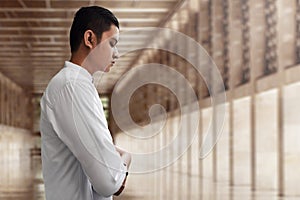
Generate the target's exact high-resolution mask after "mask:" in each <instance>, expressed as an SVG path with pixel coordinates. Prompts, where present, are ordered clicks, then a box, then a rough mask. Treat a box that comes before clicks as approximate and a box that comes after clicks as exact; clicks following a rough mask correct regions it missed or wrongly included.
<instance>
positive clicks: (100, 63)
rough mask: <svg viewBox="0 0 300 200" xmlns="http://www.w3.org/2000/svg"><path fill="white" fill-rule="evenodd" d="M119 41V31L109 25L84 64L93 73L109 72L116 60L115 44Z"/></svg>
mask: <svg viewBox="0 0 300 200" xmlns="http://www.w3.org/2000/svg"><path fill="white" fill-rule="evenodd" d="M118 41H119V29H118V28H117V27H116V26H115V25H111V27H110V29H109V30H108V31H105V32H103V33H102V37H101V41H100V42H99V43H98V45H97V46H96V47H95V48H94V49H92V51H91V52H90V53H89V55H88V56H87V57H86V59H85V60H84V63H86V64H88V65H90V67H91V68H92V69H93V71H94V72H97V71H102V72H109V71H110V68H111V67H112V66H113V65H114V63H115V61H116V59H117V58H118V50H117V47H116V44H117V43H118Z"/></svg>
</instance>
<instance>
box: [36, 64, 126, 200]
mask: <svg viewBox="0 0 300 200" xmlns="http://www.w3.org/2000/svg"><path fill="white" fill-rule="evenodd" d="M92 80H93V79H92V76H91V75H90V74H89V72H88V71H87V70H86V69H84V68H82V67H80V66H78V65H75V64H73V63H71V62H68V61H66V62H65V67H64V68H63V69H62V70H60V72H59V73H58V74H56V75H55V76H54V77H53V79H52V80H51V81H50V83H49V85H48V87H47V89H46V90H45V92H44V95H43V97H42V99H41V122H40V128H41V135H42V169H43V177H44V182H45V193H46V199H47V200H110V199H112V195H113V194H114V193H115V192H117V191H118V190H119V188H120V187H121V185H122V183H123V181H124V179H125V174H126V170H127V169H126V167H125V166H124V165H123V162H122V160H121V157H120V155H119V153H118V152H117V151H116V149H115V147H114V145H113V142H112V137H111V135H110V132H109V130H108V127H107V121H106V119H105V115H104V112H103V107H102V103H101V100H100V98H99V96H98V93H97V90H96V88H95V86H94V85H93V83H92Z"/></svg>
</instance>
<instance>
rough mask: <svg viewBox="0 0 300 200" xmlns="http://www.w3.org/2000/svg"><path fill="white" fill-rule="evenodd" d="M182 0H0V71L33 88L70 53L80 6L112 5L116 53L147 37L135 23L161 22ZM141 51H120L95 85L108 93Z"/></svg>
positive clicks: (38, 91)
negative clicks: (117, 23)
mask: <svg viewBox="0 0 300 200" xmlns="http://www.w3.org/2000/svg"><path fill="white" fill-rule="evenodd" d="M183 2H184V0H148V1H147V0H107V1H103V0H72V1H61V0H0V72H2V73H3V74H5V75H6V76H7V77H9V78H10V79H12V80H13V81H14V82H16V83H17V84H19V85H20V86H21V87H23V88H24V89H26V90H27V91H28V92H31V93H33V94H41V93H42V92H43V91H44V89H45V88H46V86H47V84H48V82H49V80H50V79H51V78H52V77H53V75H54V74H55V73H57V72H58V70H60V69H61V68H62V66H63V64H64V61H65V60H68V59H69V58H70V48H69V29H70V26H71V23H72V20H73V16H74V14H75V12H76V11H77V10H78V9H79V8H80V7H82V6H89V5H99V6H103V7H106V8H108V9H110V10H111V11H112V12H113V13H114V14H115V15H116V16H117V18H118V19H119V21H120V30H121V39H120V42H119V43H118V45H117V47H118V50H119V53H120V55H122V54H124V52H127V50H128V49H134V48H139V47H141V46H144V44H145V43H146V42H149V41H150V40H151V38H150V37H151V36H150V35H145V34H144V35H142V34H139V32H138V31H135V29H136V28H143V27H162V26H164V24H165V23H166V22H167V21H168V20H169V19H170V17H171V16H172V14H173V13H174V11H175V10H176V9H177V8H178V7H179V6H180V5H181V4H182V3H183ZM139 53H140V52H133V53H129V54H125V55H124V56H121V57H120V59H119V60H118V62H117V64H116V66H114V67H113V68H112V70H111V71H110V72H109V73H107V74H105V75H104V76H103V78H102V80H101V85H99V86H97V89H98V91H99V92H100V93H102V94H109V93H111V91H112V89H113V87H114V85H115V83H116V81H117V80H118V79H119V78H120V76H122V75H123V74H124V73H125V72H126V71H128V70H129V69H130V68H131V67H132V66H133V64H134V63H135V61H136V59H137V57H138V55H139Z"/></svg>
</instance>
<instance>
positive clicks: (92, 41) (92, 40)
mask: <svg viewBox="0 0 300 200" xmlns="http://www.w3.org/2000/svg"><path fill="white" fill-rule="evenodd" d="M83 43H84V45H85V46H86V47H88V48H89V49H93V48H94V47H95V45H96V43H97V41H96V35H95V34H94V32H93V31H91V30H86V31H85V32H84V35H83Z"/></svg>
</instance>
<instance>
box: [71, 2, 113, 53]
mask: <svg viewBox="0 0 300 200" xmlns="http://www.w3.org/2000/svg"><path fill="white" fill-rule="evenodd" d="M112 24H114V25H115V26H116V27H118V28H119V21H118V19H117V18H116V17H115V15H114V14H113V13H112V12H111V11H109V10H108V9H106V8H103V7H99V6H89V7H82V8H80V9H79V10H78V11H77V12H76V14H75V17H74V20H73V23H72V26H71V30H70V47H71V52H72V53H73V52H76V51H77V50H78V48H79V46H80V43H81V41H82V40H83V36H84V33H85V31H87V30H92V31H93V32H94V33H95V34H96V35H97V37H98V38H100V39H101V36H102V33H103V32H105V31H108V30H109V29H110V27H111V25H112Z"/></svg>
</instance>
